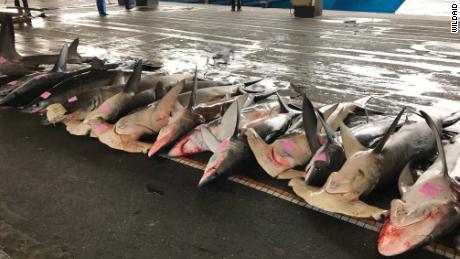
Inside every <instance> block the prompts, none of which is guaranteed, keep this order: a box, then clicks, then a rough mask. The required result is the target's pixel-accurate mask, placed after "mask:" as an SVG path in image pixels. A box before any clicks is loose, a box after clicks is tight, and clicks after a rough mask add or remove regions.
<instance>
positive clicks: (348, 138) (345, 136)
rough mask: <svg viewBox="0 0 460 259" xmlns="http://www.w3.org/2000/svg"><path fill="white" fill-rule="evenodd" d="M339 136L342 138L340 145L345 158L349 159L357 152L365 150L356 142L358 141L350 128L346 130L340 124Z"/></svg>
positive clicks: (344, 126)
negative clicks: (343, 150)
mask: <svg viewBox="0 0 460 259" xmlns="http://www.w3.org/2000/svg"><path fill="white" fill-rule="evenodd" d="M340 136H341V137H342V144H343V148H344V149H345V155H346V157H347V158H350V157H351V156H353V155H354V154H356V153H357V152H360V151H364V150H366V149H367V148H366V147H364V146H363V145H362V144H361V143H360V142H359V141H358V139H356V137H355V136H354V135H353V133H352V132H351V130H350V128H348V127H347V126H346V125H345V124H344V123H342V124H340Z"/></svg>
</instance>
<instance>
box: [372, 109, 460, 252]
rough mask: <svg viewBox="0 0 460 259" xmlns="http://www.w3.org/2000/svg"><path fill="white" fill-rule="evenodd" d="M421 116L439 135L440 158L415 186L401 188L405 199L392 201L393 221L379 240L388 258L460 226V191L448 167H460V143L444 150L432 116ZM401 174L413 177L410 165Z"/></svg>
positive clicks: (380, 250) (386, 225) (389, 222)
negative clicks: (452, 182)
mask: <svg viewBox="0 0 460 259" xmlns="http://www.w3.org/2000/svg"><path fill="white" fill-rule="evenodd" d="M421 114H422V116H423V117H424V118H425V120H426V121H427V123H428V125H429V126H430V128H431V130H432V131H433V133H434V135H435V138H436V143H437V147H438V151H439V156H438V159H437V160H436V161H435V163H434V164H433V165H432V166H431V167H430V168H428V170H427V171H426V172H425V173H424V174H422V175H421V176H420V177H419V178H418V179H417V181H416V182H415V183H413V185H412V186H410V187H408V188H402V189H401V191H402V198H401V199H395V200H393V201H392V202H391V214H390V219H389V220H387V222H386V223H385V225H384V227H383V228H382V230H381V232H380V235H379V239H378V250H379V252H380V253H381V254H383V255H386V256H392V255H397V254H401V253H403V252H406V251H408V250H410V249H413V248H416V247H419V246H421V245H424V244H426V243H427V242H429V241H431V240H432V239H435V238H436V237H438V236H440V235H442V234H444V233H446V232H449V231H451V230H453V229H455V227H456V226H457V225H458V223H460V204H459V203H458V192H457V191H456V190H453V189H451V188H450V187H451V179H450V176H449V173H448V168H452V169H453V170H454V171H455V169H456V168H457V169H458V168H459V163H460V161H459V159H458V157H457V155H456V154H457V153H458V150H459V149H460V143H458V141H457V142H456V143H454V144H451V145H447V146H446V147H445V148H444V147H443V145H442V143H441V137H440V130H439V129H438V127H437V125H436V124H435V123H434V121H433V120H432V119H431V117H430V116H429V115H428V114H426V113H424V112H423V111H421ZM457 140H460V138H457ZM444 149H445V151H446V152H444ZM446 154H447V156H446ZM401 175H406V177H405V179H407V177H408V176H409V177H410V175H411V172H410V166H409V165H408V166H406V168H405V169H404V170H403V172H402V174H401ZM400 179H401V177H400ZM406 181H407V180H406Z"/></svg>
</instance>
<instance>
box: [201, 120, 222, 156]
mask: <svg viewBox="0 0 460 259" xmlns="http://www.w3.org/2000/svg"><path fill="white" fill-rule="evenodd" d="M201 134H202V136H203V140H204V143H206V145H207V146H208V147H209V149H210V150H211V151H212V152H214V153H215V152H217V150H218V148H219V144H220V140H219V139H217V137H216V135H214V134H213V133H212V132H211V130H209V128H208V127H206V126H204V127H202V128H201Z"/></svg>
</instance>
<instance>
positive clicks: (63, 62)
mask: <svg viewBox="0 0 460 259" xmlns="http://www.w3.org/2000/svg"><path fill="white" fill-rule="evenodd" d="M68 54H69V46H67V43H65V44H64V47H62V49H61V52H59V57H58V60H57V61H56V64H55V65H54V67H53V69H52V70H51V71H53V72H66V71H67V56H68Z"/></svg>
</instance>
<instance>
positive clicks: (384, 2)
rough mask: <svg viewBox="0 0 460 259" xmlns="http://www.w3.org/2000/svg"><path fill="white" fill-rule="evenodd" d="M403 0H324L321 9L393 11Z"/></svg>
mask: <svg viewBox="0 0 460 259" xmlns="http://www.w3.org/2000/svg"><path fill="white" fill-rule="evenodd" d="M402 3H404V0H324V7H323V9H327V10H341V11H358V12H373V13H395V12H396V10H398V8H399V7H400V6H401V5H402Z"/></svg>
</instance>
